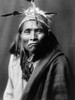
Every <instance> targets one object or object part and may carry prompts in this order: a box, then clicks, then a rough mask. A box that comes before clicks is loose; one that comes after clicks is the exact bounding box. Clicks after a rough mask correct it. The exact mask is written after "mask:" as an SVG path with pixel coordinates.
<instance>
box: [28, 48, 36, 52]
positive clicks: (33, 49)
mask: <svg viewBox="0 0 75 100" xmlns="http://www.w3.org/2000/svg"><path fill="white" fill-rule="evenodd" d="M28 51H29V52H30V53H36V52H37V51H38V50H37V49H36V48H34V47H33V48H31V49H29V50H28Z"/></svg>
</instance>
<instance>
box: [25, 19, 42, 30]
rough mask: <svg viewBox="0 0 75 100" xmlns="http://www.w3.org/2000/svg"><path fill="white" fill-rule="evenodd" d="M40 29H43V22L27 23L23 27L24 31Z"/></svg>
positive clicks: (32, 21)
mask: <svg viewBox="0 0 75 100" xmlns="http://www.w3.org/2000/svg"><path fill="white" fill-rule="evenodd" d="M38 28H43V26H42V23H41V22H36V21H34V20H31V21H26V22H25V23H24V25H23V29H24V30H25V29H38Z"/></svg>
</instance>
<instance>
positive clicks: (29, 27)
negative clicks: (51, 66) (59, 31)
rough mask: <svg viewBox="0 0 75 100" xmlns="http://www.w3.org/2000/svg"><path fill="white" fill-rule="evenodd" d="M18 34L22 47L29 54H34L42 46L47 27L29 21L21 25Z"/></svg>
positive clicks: (34, 21)
mask: <svg viewBox="0 0 75 100" xmlns="http://www.w3.org/2000/svg"><path fill="white" fill-rule="evenodd" d="M20 32H21V33H20V36H21V40H22V44H23V47H24V48H25V49H26V50H28V51H29V52H30V53H36V52H37V51H38V50H39V49H42V47H43V45H44V44H43V42H44V40H45V38H46V37H47V35H48V27H47V26H46V25H45V24H43V23H41V22H39V21H38V22H37V21H36V20H29V21H26V22H24V23H23V24H22V26H21V28H20Z"/></svg>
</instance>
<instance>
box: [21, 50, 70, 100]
mask: <svg viewBox="0 0 75 100" xmlns="http://www.w3.org/2000/svg"><path fill="white" fill-rule="evenodd" d="M70 76H71V75H70V70H69V62H68V60H67V58H66V57H65V56H64V54H63V53H61V51H59V50H57V51H53V52H52V53H50V54H48V55H47V56H46V57H45V58H44V59H42V60H41V61H40V63H39V65H38V66H37V67H36V68H35V70H34V71H33V73H32V75H31V77H30V79H29V81H28V84H27V86H26V88H25V90H24V92H23V95H22V97H21V100H69V99H70V95H69V94H70V92H71V88H70V87H71V77H70ZM69 89H70V90H69ZM70 100H71V99H70Z"/></svg>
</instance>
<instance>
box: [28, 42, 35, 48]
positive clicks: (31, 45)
mask: <svg viewBox="0 0 75 100" xmlns="http://www.w3.org/2000/svg"><path fill="white" fill-rule="evenodd" d="M36 45H37V43H31V44H29V45H28V47H33V46H36Z"/></svg>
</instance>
